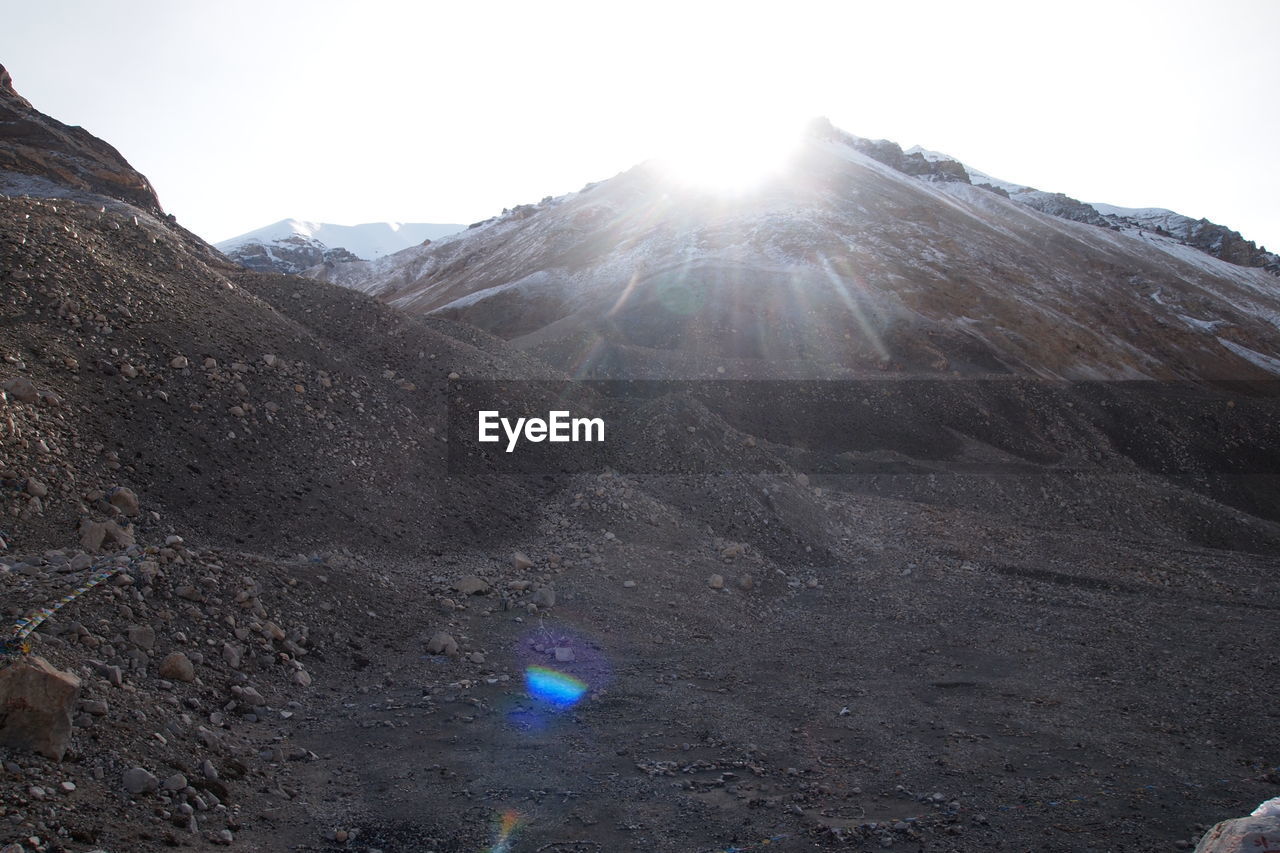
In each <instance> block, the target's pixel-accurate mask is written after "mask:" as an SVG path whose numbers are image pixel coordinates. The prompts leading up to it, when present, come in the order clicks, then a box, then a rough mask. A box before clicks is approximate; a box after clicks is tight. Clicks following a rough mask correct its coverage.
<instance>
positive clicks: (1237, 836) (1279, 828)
mask: <svg viewBox="0 0 1280 853" xmlns="http://www.w3.org/2000/svg"><path fill="white" fill-rule="evenodd" d="M1245 851H1248V853H1280V817H1276V816H1274V815H1270V816H1257V817H1240V818H1236V819H1235V820H1224V821H1222V822H1221V823H1219V824H1218V825H1217V826H1215V827H1214V828H1213V829H1211V830H1209V831H1208V832H1206V833H1205V834H1204V838H1201V839H1200V843H1199V844H1197V845H1196V850H1195V853H1245Z"/></svg>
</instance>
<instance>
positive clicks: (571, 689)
mask: <svg viewBox="0 0 1280 853" xmlns="http://www.w3.org/2000/svg"><path fill="white" fill-rule="evenodd" d="M524 683H525V686H526V687H528V688H529V695H530V696H532V697H533V698H535V699H541V700H542V701H544V702H548V703H550V704H552V705H555V706H556V707H558V708H570V707H572V706H574V705H576V704H578V701H579V700H581V699H582V697H583V696H585V695H586V694H587V683H586V682H585V681H583V680H582V679H580V678H574V677H573V676H572V675H566V674H565V673H563V672H559V671H558V670H554V669H551V668H549V667H545V666H530V667H528V668H527V669H525V671H524Z"/></svg>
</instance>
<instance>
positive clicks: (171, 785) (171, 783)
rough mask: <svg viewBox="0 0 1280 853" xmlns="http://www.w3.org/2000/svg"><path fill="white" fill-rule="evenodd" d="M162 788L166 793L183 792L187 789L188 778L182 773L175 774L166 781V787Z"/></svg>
mask: <svg viewBox="0 0 1280 853" xmlns="http://www.w3.org/2000/svg"><path fill="white" fill-rule="evenodd" d="M162 787H163V788H164V789H165V790H166V791H181V790H182V789H183V788H185V787H187V777H186V776H183V775H182V774H181V773H174V774H173V775H172V776H170V777H169V778H168V779H165V780H164V785H163V786H162Z"/></svg>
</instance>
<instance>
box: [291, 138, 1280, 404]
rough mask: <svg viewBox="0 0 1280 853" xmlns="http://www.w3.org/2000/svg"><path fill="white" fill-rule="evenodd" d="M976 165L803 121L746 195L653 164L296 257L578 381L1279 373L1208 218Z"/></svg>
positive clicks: (1275, 299)
mask: <svg viewBox="0 0 1280 853" xmlns="http://www.w3.org/2000/svg"><path fill="white" fill-rule="evenodd" d="M983 177H985V176H982V175H981V173H976V172H973V173H971V172H970V171H969V170H967V169H966V168H965V167H964V166H963V165H961V164H959V163H957V162H955V161H953V160H949V159H946V158H943V157H941V155H930V156H925V155H924V154H922V153H921V152H918V151H916V152H909V153H904V152H903V151H902V149H901V148H900V147H899V146H897V145H896V144H894V143H891V142H885V141H871V140H866V139H862V138H860V137H856V136H852V135H850V134H847V133H845V132H843V131H840V130H838V129H836V128H834V127H832V126H831V125H830V124H829V123H826V122H816V123H815V124H814V125H813V126H812V127H811V128H810V130H809V133H808V134H807V135H806V137H805V139H804V141H803V144H802V146H801V148H800V150H799V152H798V153H797V154H796V155H795V157H794V159H793V160H792V162H791V163H790V164H789V167H788V169H787V170H786V171H785V172H784V173H783V174H781V175H780V176H778V177H775V178H773V179H772V180H770V181H768V182H766V183H764V184H762V185H761V186H759V187H758V188H756V189H755V190H754V191H753V192H750V193H747V194H744V195H740V196H735V197H732V198H725V197H722V196H717V195H715V194H711V193H707V192H704V191H699V190H696V189H691V188H689V187H687V186H681V185H679V184H677V183H673V182H672V181H671V180H670V179H669V178H668V177H667V175H666V174H665V173H664V171H663V169H662V167H661V164H658V163H646V164H642V165H640V166H637V167H635V168H633V169H631V170H629V171H627V172H624V173H622V174H620V175H618V176H616V177H614V178H611V179H609V180H606V181H603V182H600V183H598V184H595V185H591V186H588V187H586V188H584V189H583V190H582V191H580V192H578V193H573V194H571V195H567V196H563V197H560V198H556V199H550V200H544V201H543V202H541V203H538V204H534V205H521V206H518V207H516V208H514V209H512V210H510V211H507V212H505V213H504V214H503V215H502V216H499V217H495V218H494V219H491V220H488V221H486V222H483V223H478V224H476V225H473V226H471V227H470V228H469V229H468V230H466V231H463V232H461V233H459V234H455V235H453V236H451V237H446V238H443V239H441V240H438V241H436V242H434V243H432V244H430V245H427V246H420V247H415V248H411V249H406V250H404V251H402V252H399V253H396V254H394V255H390V256H387V257H385V258H381V259H379V260H376V261H371V262H361V263H341V264H335V265H332V266H326V267H325V268H323V269H316V270H313V271H312V272H310V273H309V275H312V276H314V277H316V278H320V279H323V280H327V281H331V282H335V283H339V284H342V285H344V286H346V287H351V288H354V289H356V290H359V291H361V292H365V293H369V294H373V295H375V296H377V297H378V298H379V299H381V300H383V301H384V302H386V303H388V304H390V305H393V306H395V307H397V308H400V309H402V310H405V311H408V312H410V313H413V314H419V315H427V314H429V315H433V316H440V317H449V318H453V319H458V320H462V321H465V322H467V323H471V324H474V325H476V326H478V327H480V328H482V329H485V330H487V331H490V332H492V333H494V334H497V335H500V336H502V337H504V338H506V339H508V340H510V341H511V342H512V343H513V344H514V345H515V346H517V347H518V348H520V349H523V350H526V351H528V352H530V353H533V354H535V355H537V356H539V357H540V358H544V359H546V360H548V361H550V362H551V363H553V364H555V365H557V366H560V367H562V368H565V369H572V370H575V371H578V372H579V373H580V375H586V376H621V375H646V376H663V377H671V376H685V377H697V376H717V375H728V376H756V377H760V376H784V375H827V376H848V375H867V374H868V371H870V372H871V374H873V375H917V376H918V375H935V376H945V375H953V374H957V373H958V374H960V375H982V374H997V375H998V374H1007V375H1034V376H1043V377H1058V378H1071V379H1089V378H1093V379H1124V378H1128V379H1142V378H1149V379H1163V378H1173V377H1183V378H1195V377H1216V378H1224V377H1225V378H1258V379H1266V378H1273V377H1274V376H1275V375H1276V374H1277V373H1280V359H1277V357H1276V356H1275V353H1277V352H1280V280H1277V278H1276V277H1275V276H1273V275H1270V274H1268V272H1267V271H1265V270H1264V269H1262V268H1260V267H1258V266H1256V265H1247V266H1241V265H1238V264H1234V263H1229V262H1227V261H1226V260H1223V259H1220V258H1217V257H1213V256H1211V255H1209V254H1206V253H1205V252H1202V251H1199V250H1198V249H1196V248H1193V247H1192V246H1190V245H1188V244H1187V243H1188V242H1190V241H1196V240H1200V237H1201V236H1203V235H1204V234H1205V232H1204V230H1203V229H1202V230H1201V231H1198V232H1194V233H1193V232H1191V231H1187V230H1186V229H1181V228H1178V227H1173V230H1166V229H1164V228H1163V226H1161V227H1157V226H1156V224H1155V223H1154V221H1153V220H1150V219H1144V218H1142V217H1141V216H1140V215H1139V214H1130V215H1125V216H1120V215H1118V214H1116V213H1115V212H1114V209H1108V211H1109V212H1108V213H1107V214H1103V213H1101V212H1099V211H1097V210H1096V209H1094V208H1092V207H1089V206H1087V205H1082V204H1081V203H1079V202H1074V200H1071V199H1068V198H1066V197H1065V196H1055V195H1051V194H1046V193H1038V192H1036V191H1031V190H1025V189H1024V188H1019V187H1018V186H1017V185H1013V184H1007V183H1003V182H1001V183H999V184H991V185H988V186H985V187H984V186H983V185H982V183H986V182H985V181H983V182H981V183H979V184H976V185H975V184H974V183H973V181H974V180H976V179H979V178H983ZM1081 211H1083V213H1082V212H1081ZM1086 213H1087V215H1085V214H1086ZM1161 221H1164V220H1161ZM1171 227H1172V226H1171ZM1197 235H1200V236H1197ZM1228 242H1229V241H1219V242H1218V243H1213V241H1210V243H1211V244H1212V245H1216V246H1217V248H1218V249H1224V247H1225V246H1226V245H1227V244H1228ZM1232 245H1235V246H1237V248H1238V246H1239V244H1238V243H1235V244H1232ZM1249 245H1252V244H1249ZM1230 254H1231V256H1232V257H1236V255H1237V254H1238V255H1239V256H1240V258H1241V259H1243V260H1248V261H1250V263H1251V264H1253V262H1254V261H1259V262H1260V260H1259V258H1257V257H1254V256H1253V255H1250V254H1249V253H1248V252H1244V253H1243V254H1241V253H1234V252H1233V253H1230Z"/></svg>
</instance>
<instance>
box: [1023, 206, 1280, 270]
mask: <svg viewBox="0 0 1280 853" xmlns="http://www.w3.org/2000/svg"><path fill="white" fill-rule="evenodd" d="M1022 200H1023V199H1022V197H1021V194H1020V195H1019V197H1018V201H1022ZM1086 207H1088V205H1086ZM1104 210H1105V208H1104ZM1105 218H1106V220H1107V221H1108V222H1110V223H1112V224H1114V225H1118V226H1121V227H1125V226H1128V227H1133V228H1141V229H1144V230H1146V231H1152V232H1154V233H1156V234H1162V235H1164V236H1166V237H1172V238H1173V239H1175V240H1177V241H1178V242H1180V243H1182V244H1183V245H1186V246H1190V247H1192V248H1193V249H1198V250H1200V251H1201V252H1204V253H1205V254H1206V255H1212V256H1213V257H1215V258H1218V259H1220V260H1224V261H1226V262H1227V263H1229V264H1235V265H1236V266H1241V267H1261V268H1262V269H1265V270H1266V271H1267V272H1270V273H1272V274H1274V275H1280V255H1276V254H1275V253H1274V252H1268V251H1267V250H1266V248H1265V247H1263V246H1259V245H1258V244H1257V243H1255V242H1254V241H1252V240H1246V239H1245V238H1244V236H1243V235H1241V234H1240V232H1239V231H1233V230H1232V229H1230V228H1228V227H1226V226H1225V225H1219V224H1218V223H1216V222H1210V221H1209V220H1208V219H1192V218H1191V217H1190V216H1183V215H1182V214H1180V213H1174V212H1172V211H1168V210H1150V211H1135V212H1134V213H1133V214H1130V215H1126V214H1123V213H1116V214H1110V215H1108V216H1106V217H1105ZM1095 224H1096V223H1095Z"/></svg>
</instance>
